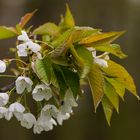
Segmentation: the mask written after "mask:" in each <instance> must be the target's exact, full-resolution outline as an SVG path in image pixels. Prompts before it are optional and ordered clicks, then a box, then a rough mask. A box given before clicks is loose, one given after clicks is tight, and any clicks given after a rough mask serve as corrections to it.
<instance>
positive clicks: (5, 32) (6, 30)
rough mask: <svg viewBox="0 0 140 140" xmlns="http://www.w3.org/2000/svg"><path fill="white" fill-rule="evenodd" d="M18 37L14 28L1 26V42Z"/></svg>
mask: <svg viewBox="0 0 140 140" xmlns="http://www.w3.org/2000/svg"><path fill="white" fill-rule="evenodd" d="M15 36H17V32H16V30H15V29H14V28H12V27H6V26H0V40H1V39H7V38H12V37H15Z"/></svg>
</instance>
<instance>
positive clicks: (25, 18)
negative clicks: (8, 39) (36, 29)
mask: <svg viewBox="0 0 140 140" xmlns="http://www.w3.org/2000/svg"><path fill="white" fill-rule="evenodd" d="M36 11H37V10H34V11H33V12H31V13H27V14H25V15H24V16H23V17H22V18H21V20H20V22H19V25H20V27H21V28H24V26H25V25H26V24H27V23H28V22H29V20H30V19H31V18H32V17H33V15H34V14H35V13H36Z"/></svg>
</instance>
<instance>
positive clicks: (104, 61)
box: [88, 48, 109, 68]
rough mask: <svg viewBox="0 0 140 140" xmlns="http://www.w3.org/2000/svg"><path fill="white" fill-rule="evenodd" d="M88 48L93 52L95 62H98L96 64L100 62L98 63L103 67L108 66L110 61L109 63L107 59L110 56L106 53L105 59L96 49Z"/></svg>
mask: <svg viewBox="0 0 140 140" xmlns="http://www.w3.org/2000/svg"><path fill="white" fill-rule="evenodd" d="M88 50H89V51H91V52H92V56H93V58H94V63H96V64H98V65H100V66H101V67H104V68H107V67H108V63H107V61H106V60H108V59H109V58H108V56H107V55H106V58H105V59H103V58H101V56H100V55H99V56H97V55H96V51H95V49H94V48H88ZM105 53H106V52H105Z"/></svg>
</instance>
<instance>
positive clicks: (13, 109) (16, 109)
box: [5, 102, 25, 121]
mask: <svg viewBox="0 0 140 140" xmlns="http://www.w3.org/2000/svg"><path fill="white" fill-rule="evenodd" d="M24 111H25V107H24V106H23V105H22V104H20V103H18V102H15V103H13V104H11V105H10V106H9V108H8V111H7V113H6V115H5V118H6V119H7V120H10V119H11V117H12V116H13V115H15V117H16V118H17V120H18V121H19V120H22V118H23V112H24Z"/></svg>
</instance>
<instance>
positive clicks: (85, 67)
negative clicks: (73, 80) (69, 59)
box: [76, 46, 93, 78]
mask: <svg viewBox="0 0 140 140" xmlns="http://www.w3.org/2000/svg"><path fill="white" fill-rule="evenodd" d="M76 52H77V55H78V57H80V61H82V65H80V67H81V69H82V72H81V78H84V77H86V76H87V74H88V73H89V72H90V70H91V67H92V64H93V57H92V53H91V52H90V51H89V50H88V49H87V48H85V47H83V46H78V47H76ZM77 60H78V62H79V59H77ZM79 64H80V62H79Z"/></svg>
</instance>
